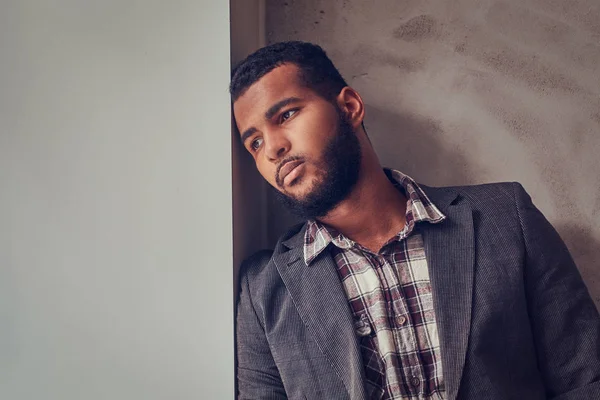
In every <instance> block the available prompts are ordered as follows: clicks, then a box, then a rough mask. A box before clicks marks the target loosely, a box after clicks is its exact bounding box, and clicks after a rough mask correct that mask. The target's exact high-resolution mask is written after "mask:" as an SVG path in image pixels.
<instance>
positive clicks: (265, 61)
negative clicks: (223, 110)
mask: <svg viewBox="0 0 600 400" xmlns="http://www.w3.org/2000/svg"><path fill="white" fill-rule="evenodd" d="M283 64H293V65H296V66H297V67H298V68H299V69H300V73H299V79H300V82H301V84H302V85H304V86H305V87H307V88H309V89H312V90H313V91H315V92H316V93H317V94H318V95H319V96H321V97H323V98H324V99H325V100H327V101H330V102H333V101H334V100H335V98H336V96H337V95H338V94H339V93H340V91H341V90H342V89H343V88H344V87H345V86H348V84H347V83H346V81H345V80H344V78H342V75H340V73H339V71H338V70H337V68H336V67H335V66H334V65H333V63H332V62H331V60H330V59H329V57H327V54H326V53H325V51H324V50H323V49H322V48H321V47H319V46H317V45H315V44H312V43H307V42H299V41H292V42H280V43H275V44H272V45H269V46H266V47H263V48H261V49H259V50H257V51H256V52H254V53H252V54H250V55H249V56H248V57H247V58H246V59H245V60H244V61H242V62H241V63H240V64H238V65H237V66H236V67H235V69H234V70H233V72H232V73H231V84H230V86H229V92H230V93H231V97H232V101H233V102H235V101H236V100H237V99H238V98H239V97H240V96H242V95H243V94H244V93H245V92H246V90H248V88H249V87H250V86H252V85H253V84H254V83H255V82H257V81H258V80H259V79H260V78H262V77H263V76H265V75H266V74H268V73H269V72H271V71H272V70H273V69H275V68H277V67H279V66H281V65H283Z"/></svg>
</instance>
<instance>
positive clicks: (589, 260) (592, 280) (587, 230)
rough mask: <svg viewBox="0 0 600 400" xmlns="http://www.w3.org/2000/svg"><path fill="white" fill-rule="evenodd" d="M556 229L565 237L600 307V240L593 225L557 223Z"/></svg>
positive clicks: (597, 305)
mask: <svg viewBox="0 0 600 400" xmlns="http://www.w3.org/2000/svg"><path fill="white" fill-rule="evenodd" d="M556 230H557V231H558V233H559V234H560V237H561V238H563V240H564V241H565V243H566V244H567V247H568V248H569V251H570V252H571V255H572V256H573V259H574V260H575V264H577V268H578V269H579V271H580V272H581V275H582V276H583V279H584V281H585V283H586V284H587V286H588V289H589V291H590V294H591V296H592V298H593V299H594V301H595V302H596V307H598V308H599V309H600V270H599V268H598V262H599V260H600V240H598V239H597V238H595V237H594V232H593V228H592V227H591V226H587V227H581V226H577V225H566V224H565V225H557V226H556Z"/></svg>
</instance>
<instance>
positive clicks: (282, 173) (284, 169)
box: [277, 160, 304, 186]
mask: <svg viewBox="0 0 600 400" xmlns="http://www.w3.org/2000/svg"><path fill="white" fill-rule="evenodd" d="M303 162H304V161H302V160H294V161H288V162H286V163H285V164H283V165H282V166H281V167H280V168H279V172H278V173H277V177H278V179H277V183H278V184H279V186H283V181H284V180H285V177H286V176H287V175H288V174H289V173H290V172H292V171H293V170H294V169H295V168H296V167H297V166H299V165H300V164H302V163H303Z"/></svg>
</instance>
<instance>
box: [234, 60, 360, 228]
mask: <svg viewBox="0 0 600 400" xmlns="http://www.w3.org/2000/svg"><path fill="white" fill-rule="evenodd" d="M233 111H234V115H235V120H236V123H237V127H238V129H239V131H240V134H241V137H242V141H243V144H244V147H245V148H246V149H247V150H248V151H249V152H250V154H251V155H252V156H253V157H254V160H255V162H256V166H257V168H258V171H259V172H260V174H261V175H262V176H263V177H264V178H265V179H266V180H267V182H269V184H270V185H271V186H272V187H273V188H275V190H276V192H275V193H276V194H277V195H278V197H279V198H280V199H281V200H282V201H283V202H284V204H285V205H286V206H287V207H289V208H290V209H291V211H293V212H294V213H296V214H298V215H299V216H301V217H303V218H315V217H321V216H324V215H325V214H326V213H327V212H328V211H330V210H331V209H332V208H333V207H334V206H335V205H337V204H338V203H339V202H340V201H341V200H343V199H344V198H345V197H347V195H348V194H349V193H350V191H351V189H352V187H353V186H354V184H355V183H356V181H357V179H358V172H359V169H360V158H361V152H360V145H359V143H358V139H357V137H356V135H355V132H354V129H353V128H352V126H351V125H350V124H349V123H348V122H347V120H346V118H345V117H344V116H343V115H342V113H341V111H340V110H339V108H338V107H337V106H336V105H334V104H332V103H331V102H329V101H327V100H326V99H324V98H323V97H321V96H319V95H318V94H317V93H316V92H314V91H313V90H311V89H309V88H307V87H305V86H304V85H302V84H301V82H300V81H299V71H298V67H296V66H295V65H290V64H285V65H282V66H280V67H277V68H275V69H274V70H273V71H271V72H269V73H268V74H266V75H265V76H264V77H262V78H261V79H260V80H258V81H257V82H256V83H254V84H253V85H252V86H250V88H249V89H248V90H247V91H246V93H244V95H242V96H240V97H239V98H238V99H237V100H236V102H235V103H234V106H233Z"/></svg>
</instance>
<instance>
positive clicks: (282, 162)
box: [275, 156, 305, 187]
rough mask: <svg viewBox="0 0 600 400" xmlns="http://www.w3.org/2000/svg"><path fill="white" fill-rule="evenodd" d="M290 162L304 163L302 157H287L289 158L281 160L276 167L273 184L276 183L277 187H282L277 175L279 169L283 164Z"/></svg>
mask: <svg viewBox="0 0 600 400" xmlns="http://www.w3.org/2000/svg"><path fill="white" fill-rule="evenodd" d="M291 161H305V160H304V157H301V156H289V157H286V158H284V159H283V160H282V161H281V162H280V163H279V165H277V170H276V171H275V183H277V185H278V186H279V187H282V186H283V181H282V179H281V176H280V175H279V172H280V171H281V168H282V167H283V166H284V165H285V164H287V163H289V162H291Z"/></svg>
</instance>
